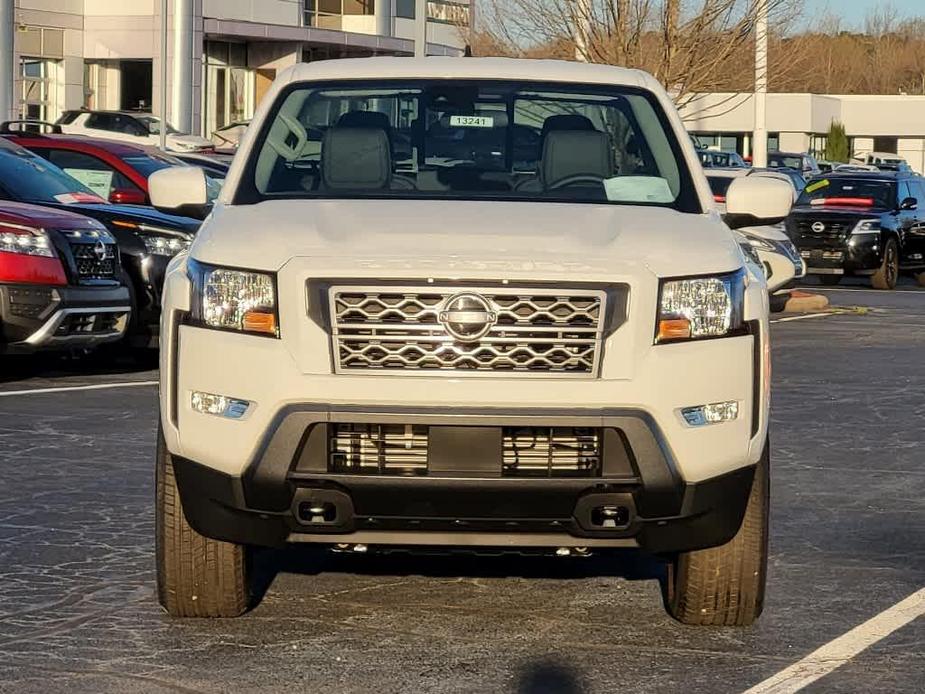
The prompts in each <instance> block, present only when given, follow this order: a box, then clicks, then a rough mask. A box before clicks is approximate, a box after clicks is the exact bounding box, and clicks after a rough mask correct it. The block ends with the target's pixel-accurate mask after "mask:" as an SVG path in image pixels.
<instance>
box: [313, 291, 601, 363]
mask: <svg viewBox="0 0 925 694" xmlns="http://www.w3.org/2000/svg"><path fill="white" fill-rule="evenodd" d="M330 311H331V316H332V317H333V321H332V323H333V330H332V335H333V348H334V351H335V367H336V370H337V372H339V373H344V372H349V373H363V372H366V373H382V372H388V371H404V372H410V373H417V374H427V373H431V372H439V373H450V374H475V375H478V374H486V373H497V372H507V373H510V374H511V375H528V374H539V375H554V376H560V377H567V376H576V377H586V378H587V377H593V376H595V375H596V374H597V371H598V365H599V362H600V357H601V341H602V329H603V325H602V323H603V316H604V315H605V313H606V294H605V293H604V292H603V291H593V290H576V289H517V288H510V289H509V288H503V289H498V288H490V289H489V288H440V287H427V288H415V287H408V288H392V287H389V288H382V287H373V288H369V287H345V286H341V287H332V288H331V289H330ZM472 311H475V313H474V314H473V313H472ZM460 315H462V316H469V317H471V316H472V315H475V316H481V317H484V318H485V320H484V321H483V324H484V330H477V328H478V327H479V323H478V321H479V320H481V319H480V318H474V319H472V320H474V321H475V324H474V325H470V324H462V325H461V324H459V323H456V322H455V321H454V316H460ZM462 320H468V319H467V318H463V319H462ZM454 326H455V327H454ZM464 331H470V332H473V333H475V334H466V335H461V334H460V333H461V332H464Z"/></svg>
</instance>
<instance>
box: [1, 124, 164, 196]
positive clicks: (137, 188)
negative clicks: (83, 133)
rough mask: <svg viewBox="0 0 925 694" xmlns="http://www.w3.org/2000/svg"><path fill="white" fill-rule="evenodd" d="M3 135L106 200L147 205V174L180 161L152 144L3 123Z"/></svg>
mask: <svg viewBox="0 0 925 694" xmlns="http://www.w3.org/2000/svg"><path fill="white" fill-rule="evenodd" d="M0 132H2V134H3V135H4V136H5V137H6V139H8V140H10V141H11V142H15V143H16V144H17V145H19V146H20V147H25V148H26V149H28V150H31V151H32V152H34V153H35V154H37V155H39V156H40V157H42V158H43V159H47V160H48V161H50V162H51V163H52V164H54V165H55V166H57V167H58V168H59V169H63V170H64V171H65V173H68V174H70V175H71V176H72V177H74V178H76V179H77V180H78V181H80V182H81V183H83V184H84V185H85V186H86V187H87V188H89V189H90V190H92V191H93V192H94V193H96V194H97V195H99V196H100V197H101V198H103V199H105V200H109V202H114V203H120V204H125V205H148V204H150V201H149V199H148V176H150V175H151V174H152V173H154V172H155V171H158V170H160V169H166V168H167V167H169V166H179V165H180V164H181V162H180V161H179V160H177V159H174V158H173V157H170V156H168V155H165V154H163V153H162V152H159V151H158V150H156V149H153V148H151V147H142V146H139V145H133V144H129V143H126V142H118V141H114V140H101V139H98V138H91V137H80V136H74V135H56V134H50V135H41V134H37V133H31V132H24V131H21V130H11V129H9V127H5V128H4V129H3V130H2V131H0Z"/></svg>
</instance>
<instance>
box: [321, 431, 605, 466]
mask: <svg viewBox="0 0 925 694" xmlns="http://www.w3.org/2000/svg"><path fill="white" fill-rule="evenodd" d="M601 439H602V435H601V430H600V429H595V428H589V427H503V428H501V446H500V449H499V450H498V451H497V455H498V461H497V465H498V467H497V468H496V469H497V472H496V473H495V474H499V473H500V474H501V475H502V476H504V477H595V476H598V475H599V474H600V471H601V468H602V460H603V452H602V451H603V446H602V440H601ZM430 452H431V451H430V427H429V426H427V425H423V424H331V425H330V427H329V429H328V470H329V471H330V472H332V473H335V474H358V475H374V476H375V475H393V476H403V477H415V476H425V475H427V474H428V473H429V465H428V461H429V455H430Z"/></svg>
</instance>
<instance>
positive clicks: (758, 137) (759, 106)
mask: <svg viewBox="0 0 925 694" xmlns="http://www.w3.org/2000/svg"><path fill="white" fill-rule="evenodd" d="M756 12H757V13H758V15H757V17H756V21H755V132H754V134H753V136H752V166H758V167H764V166H767V165H768V0H758V5H757V7H756Z"/></svg>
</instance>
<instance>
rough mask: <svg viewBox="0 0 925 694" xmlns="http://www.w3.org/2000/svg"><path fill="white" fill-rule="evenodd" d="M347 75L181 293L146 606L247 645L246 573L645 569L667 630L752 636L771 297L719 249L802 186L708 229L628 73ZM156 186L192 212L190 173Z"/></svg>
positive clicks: (673, 136)
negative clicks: (462, 561)
mask: <svg viewBox="0 0 925 694" xmlns="http://www.w3.org/2000/svg"><path fill="white" fill-rule="evenodd" d="M358 64H359V63H358V62H357V61H353V62H347V61H324V62H318V63H313V64H311V65H301V66H297V67H295V68H293V69H291V70H288V71H286V72H285V73H283V74H282V75H281V76H280V77H279V79H278V80H277V82H276V84H275V86H274V87H273V89H272V90H271V91H270V92H269V93H268V95H267V97H266V99H267V104H268V107H267V108H266V109H265V110H263V111H262V115H261V116H260V117H258V119H257V120H255V122H254V123H253V124H252V125H251V128H252V133H253V137H250V138H248V139H247V141H246V142H245V143H244V145H242V147H241V149H240V150H239V152H238V154H237V157H238V160H237V166H238V168H237V169H236V172H235V174H233V175H232V176H231V177H230V178H229V182H228V183H227V184H226V186H225V188H223V190H222V193H221V197H220V198H219V200H218V201H217V203H216V205H215V209H214V211H213V213H212V214H211V215H210V216H209V218H208V220H207V221H206V222H205V223H204V225H203V228H202V229H201V230H200V231H199V233H198V234H197V237H196V239H195V240H194V241H193V243H192V245H191V247H190V248H189V251H188V252H187V253H180V254H178V255H177V256H176V257H174V259H173V260H172V261H171V262H170V265H169V268H168V270H167V275H166V279H165V285H164V286H165V290H164V297H163V313H162V326H161V335H162V338H163V344H162V350H161V360H162V363H161V370H160V374H161V388H160V433H159V442H158V457H157V521H156V522H157V535H158V545H157V547H158V549H157V555H158V567H159V570H158V594H159V599H160V601H161V604H162V605H163V606H164V607H165V608H166V609H167V611H168V612H169V613H170V614H171V615H175V616H234V615H238V614H241V613H242V612H243V611H245V610H246V609H247V597H246V596H247V589H248V585H249V584H248V577H247V565H248V554H249V552H250V551H251V548H252V547H254V546H281V545H285V544H286V543H289V542H298V543H313V544H320V545H327V546H337V547H340V548H341V549H351V548H357V549H362V550H363V551H365V550H366V549H367V548H372V549H375V548H377V547H379V546H393V547H394V546H399V547H408V546H440V547H449V548H456V547H468V548H473V547H475V548H479V547H482V548H498V547H503V548H507V549H508V550H518V549H519V550H523V549H527V548H529V549H530V550H534V551H535V550H545V551H549V552H551V553H556V554H570V553H572V552H579V551H580V552H585V551H588V550H594V549H603V548H613V547H640V548H642V549H644V550H647V551H649V552H652V553H655V554H658V555H659V556H662V557H665V558H666V559H667V560H668V562H669V563H670V566H671V573H670V577H669V581H670V584H671V589H670V593H671V596H672V597H671V598H670V599H669V605H668V607H669V610H670V611H671V614H672V615H674V616H675V617H676V618H677V619H679V620H681V621H683V622H687V623H693V624H729V625H731V624H748V623H751V622H752V621H753V620H754V619H755V618H756V617H757V616H758V614H760V612H761V609H762V605H763V592H764V583H765V571H766V563H767V545H766V541H767V533H768V526H767V509H768V468H769V455H770V450H769V444H768V402H769V388H770V379H769V369H770V348H769V335H768V286H767V284H766V281H765V278H764V273H763V272H762V269H761V267H760V266H759V265H756V264H754V263H753V262H751V261H747V260H746V256H745V255H744V253H743V250H742V249H741V248H740V245H739V244H740V242H739V240H738V238H737V237H735V236H734V235H733V233H732V232H731V231H730V228H733V229H740V228H744V227H760V226H764V225H769V224H776V223H779V222H780V221H781V220H783V219H784V218H785V217H786V215H787V212H788V211H789V208H790V205H791V202H792V199H793V187H792V185H790V184H789V183H786V182H782V181H780V180H776V179H774V178H766V177H742V178H740V179H737V180H735V181H734V182H732V183H731V184H730V185H729V188H728V193H727V195H726V204H727V209H726V214H725V216H724V217H721V216H720V215H719V214H718V213H717V211H716V210H715V208H714V207H713V200H712V195H711V191H710V188H709V187H708V185H707V182H706V180H705V178H704V176H703V173H702V171H701V167H700V165H699V163H698V159H697V154H696V152H695V150H694V148H693V146H692V145H691V143H690V140H689V138H688V136H687V134H686V133H685V131H684V129H683V126H682V124H681V120H680V119H679V118H678V116H677V113H676V112H675V110H674V106H673V105H672V102H671V100H670V98H669V97H668V95H667V94H666V93H665V91H664V90H663V89H662V87H661V86H659V84H658V83H657V82H656V81H655V80H654V79H652V78H650V77H647V76H643V75H641V73H639V72H636V71H624V70H621V69H618V68H602V67H601V66H594V67H593V68H592V67H589V66H582V65H578V64H569V63H549V62H532V61H503V60H490V61H486V60H480V59H465V60H453V59H441V60H439V61H438V60H403V59H389V60H380V59H370V60H368V61H363V64H362V65H361V66H360V68H359V70H360V72H357V69H358V68H357V65H358ZM360 103H362V104H373V103H374V104H376V109H381V110H365V109H364V110H357V109H356V104H360ZM308 104H311V105H312V107H311V108H306V105H308ZM314 105H317V106H318V108H314ZM406 112H415V113H418V114H420V117H418V118H415V119H413V120H412V119H408V118H404V117H403V116H400V115H399V114H402V113H406ZM512 112H516V113H518V117H519V123H518V126H517V127H518V128H519V130H518V131H517V136H518V137H523V138H527V139H530V141H531V142H534V143H535V145H536V146H535V148H533V147H531V148H524V149H523V151H520V152H518V153H517V154H516V156H514V155H515V152H513V151H506V147H507V145H506V144H505V143H510V142H513V141H514V132H513V131H512V127H513V126H512V124H511V123H510V121H509V118H508V117H507V114H508V113H512ZM617 123H619V124H621V125H620V128H621V129H620V130H619V132H617V131H614V130H613V128H614V127H615V126H614V124H617ZM626 129H628V130H629V131H631V132H626V131H625V130H626ZM630 136H631V137H630ZM629 140H632V141H633V142H634V143H635V145H634V147H633V148H632V151H628V150H627V149H626V148H624V147H622V146H620V145H617V144H616V143H618V142H627V141H629ZM410 142H413V143H415V146H414V147H409V146H407V145H408V143H410ZM149 184H150V195H151V199H152V202H153V204H154V205H156V206H157V207H158V208H159V209H166V210H180V209H186V210H189V209H197V208H200V207H201V206H203V205H204V204H205V203H206V201H207V190H206V185H205V180H204V178H203V176H202V173H201V171H200V172H196V171H195V170H191V169H189V168H188V167H187V168H175V169H166V170H163V171H160V172H157V173H155V174H153V175H152V176H151V178H150V180H149ZM255 228H259V229H260V233H259V234H255V233H254V229H255ZM744 243H745V245H746V246H747V247H748V248H752V246H751V245H750V244H748V242H747V241H746V242H744ZM788 262H789V261H788ZM207 558H208V560H207ZM704 575H709V576H710V577H711V580H710V581H703V580H701V578H700V577H702V576H704Z"/></svg>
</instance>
